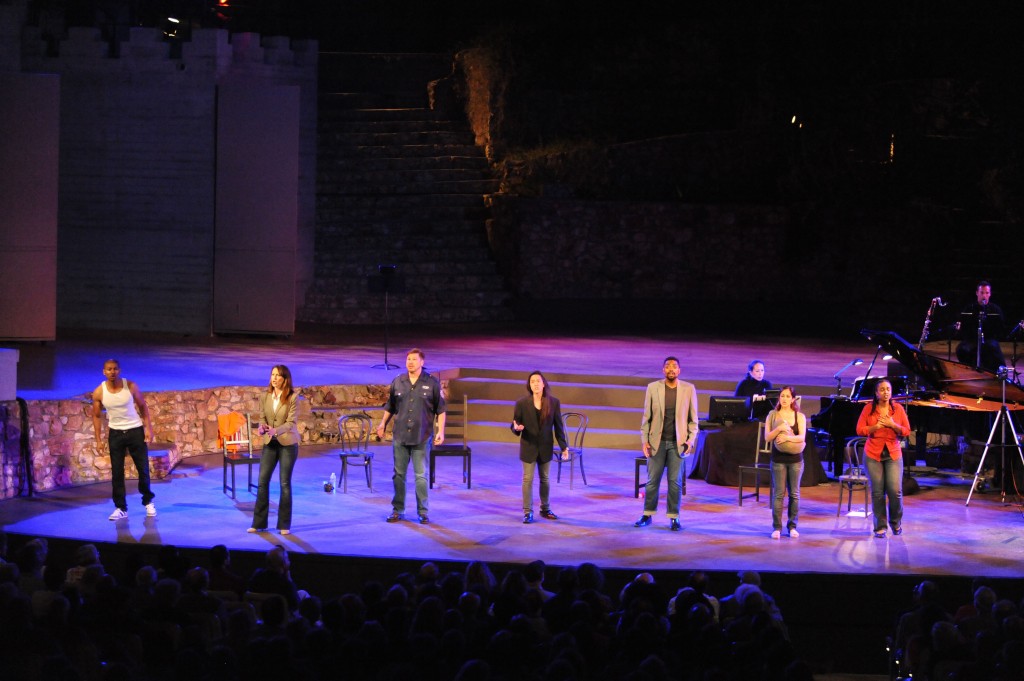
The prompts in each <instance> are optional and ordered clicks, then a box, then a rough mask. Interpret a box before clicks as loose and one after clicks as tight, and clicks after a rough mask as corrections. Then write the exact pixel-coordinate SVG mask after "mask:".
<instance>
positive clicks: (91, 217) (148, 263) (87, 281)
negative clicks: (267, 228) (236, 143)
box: [0, 13, 318, 333]
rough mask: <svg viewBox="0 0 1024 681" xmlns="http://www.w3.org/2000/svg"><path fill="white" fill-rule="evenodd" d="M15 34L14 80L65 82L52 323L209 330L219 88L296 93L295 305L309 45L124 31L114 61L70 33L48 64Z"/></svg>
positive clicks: (308, 166) (309, 106)
mask: <svg viewBox="0 0 1024 681" xmlns="http://www.w3.org/2000/svg"><path fill="white" fill-rule="evenodd" d="M7 14H11V13H7ZM3 19H4V17H3V16H2V15H0V36H3V35H4V33H3V30H2V29H3V26H4V24H3V22H2V20H3ZM11 21H14V19H13V18H10V19H9V21H7V22H6V23H7V24H9V23H10V22H11ZM19 30H20V31H21V32H20V36H19V37H20V43H21V48H20V49H21V51H20V55H19V56H20V69H21V70H22V71H26V72H33V73H54V74H58V75H59V76H60V79H61V92H60V121H61V126H60V142H59V144H60V179H59V182H60V192H59V198H58V273H57V276H58V280H57V293H58V295H57V301H58V302H57V306H58V309H57V324H58V326H61V327H66V328H100V329H120V330H131V331H138V330H152V331H168V332H180V333H208V332H209V331H210V326H211V321H210V320H211V318H212V307H213V259H214V238H215V196H214V194H215V184H216V149H217V140H216V126H217V107H216V98H217V87H218V86H219V85H221V84H224V83H228V82H246V83H251V84H252V85H253V87H263V86H272V85H274V86H276V85H290V86H297V87H298V88H299V93H300V94H299V97H300V130H299V140H300V143H299V154H300V158H299V197H298V203H299V211H298V213H299V214H298V226H297V236H298V238H297V241H296V243H297V257H296V274H295V276H296V291H297V300H302V299H303V297H304V294H305V290H306V288H308V286H309V284H310V282H311V280H312V276H313V275H312V272H313V242H314V239H313V236H314V228H315V198H316V121H317V115H316V82H317V75H316V74H317V54H318V46H317V43H316V42H315V41H308V40H303V41H299V40H296V41H291V40H290V39H288V38H286V37H279V36H266V37H264V36H260V35H257V34H253V33H238V34H234V35H229V33H228V32H227V31H226V30H223V29H197V30H196V31H194V32H193V34H192V39H191V40H190V41H188V42H184V43H181V44H180V45H174V44H172V43H171V42H168V41H167V40H166V39H165V38H164V36H163V33H162V32H161V30H160V29H156V28H146V27H132V28H130V30H129V32H128V36H127V39H126V40H124V41H122V42H120V43H119V44H118V46H117V47H118V49H117V50H115V52H116V56H111V54H110V53H111V49H110V46H109V44H108V43H107V42H105V41H104V40H102V39H101V36H100V31H99V29H97V28H92V27H72V28H70V29H68V32H67V36H66V38H64V39H63V40H61V41H60V42H59V44H57V46H56V47H57V56H48V53H47V50H46V48H45V44H44V42H43V41H42V40H41V38H40V35H41V33H40V29H39V28H37V27H31V26H27V27H24V28H21V29H19ZM0 60H3V55H2V53H0ZM5 61H10V60H5ZM0 67H3V63H2V61H0Z"/></svg>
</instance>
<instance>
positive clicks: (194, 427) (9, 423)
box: [0, 385, 388, 499]
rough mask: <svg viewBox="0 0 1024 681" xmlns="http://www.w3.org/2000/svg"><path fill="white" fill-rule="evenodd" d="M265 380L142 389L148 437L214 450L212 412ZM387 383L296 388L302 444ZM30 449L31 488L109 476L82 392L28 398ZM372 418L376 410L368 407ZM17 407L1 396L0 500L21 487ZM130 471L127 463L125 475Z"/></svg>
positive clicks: (193, 450)
mask: <svg viewBox="0 0 1024 681" xmlns="http://www.w3.org/2000/svg"><path fill="white" fill-rule="evenodd" d="M265 389H266V388H265V387H257V386H230V387H219V388H204V389H200V390H186V391H168V392H150V393H146V404H147V405H148V406H149V411H150V417H151V418H152V422H153V430H154V431H155V438H154V439H155V440H156V441H157V442H162V443H174V444H175V445H176V446H177V451H178V455H180V457H181V458H183V459H187V458H190V457H194V456H200V455H203V454H209V453H212V452H217V451H219V444H218V433H217V416H218V415H220V414H226V413H230V412H236V411H244V412H249V413H253V412H255V411H256V410H257V409H258V408H259V395H260V393H261V392H262V391H263V390H265ZM387 394H388V387H387V386H386V385H327V386H314V387H305V388H302V389H301V390H300V393H299V395H300V401H299V424H298V425H299V433H300V434H301V436H302V442H303V444H315V443H318V442H329V441H332V439H333V435H334V434H336V433H337V419H338V417H339V416H341V415H342V414H344V413H354V412H361V411H364V410H366V409H372V408H374V407H379V406H380V405H382V404H384V402H385V400H386V399H387ZM27 405H28V412H29V439H30V447H31V453H32V471H33V488H34V489H35V490H36V491H37V492H46V491H48V490H53V489H59V488H62V487H70V486H74V485H81V484H88V483H92V482H99V481H103V480H109V479H110V456H109V454H106V453H100V452H97V451H96V447H95V442H96V438H95V434H94V432H93V426H92V416H91V413H92V402H91V399H90V396H89V395H83V396H82V397H80V398H76V399H68V400H34V401H30V402H28V403H27ZM368 413H370V415H371V416H373V417H374V419H377V418H380V416H381V413H380V411H379V410H374V411H369V412H368ZM20 420H21V409H20V407H19V406H18V403H17V402H0V461H2V465H3V468H2V475H3V479H2V480H0V499H6V498H10V497H12V496H16V495H17V494H18V491H19V489H27V485H26V484H25V481H24V479H23V478H24V476H23V471H24V462H23V461H22V458H21V451H20V446H19V442H20V438H21V427H20ZM134 474H135V472H134V470H133V469H132V468H131V467H129V472H128V475H129V477H132V476H133V475H134Z"/></svg>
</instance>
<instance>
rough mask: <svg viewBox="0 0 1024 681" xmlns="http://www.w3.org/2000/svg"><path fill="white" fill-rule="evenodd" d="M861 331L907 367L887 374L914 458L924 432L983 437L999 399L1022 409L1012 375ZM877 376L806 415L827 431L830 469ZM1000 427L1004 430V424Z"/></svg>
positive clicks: (1022, 396)
mask: <svg viewBox="0 0 1024 681" xmlns="http://www.w3.org/2000/svg"><path fill="white" fill-rule="evenodd" d="M861 335H862V336H864V337H865V338H866V339H867V340H868V341H869V342H870V343H872V344H873V345H876V346H877V347H878V350H879V352H882V351H884V352H886V353H888V354H890V355H892V358H893V359H894V360H896V361H897V362H899V363H900V364H901V365H903V367H905V368H906V369H907V372H908V375H907V376H905V377H899V379H897V377H888V378H890V380H891V381H892V383H893V392H894V399H896V400H897V401H898V402H900V403H901V404H903V405H904V407H905V408H906V410H907V416H908V418H909V419H910V426H911V427H912V428H913V429H914V430H915V432H916V434H917V437H916V442H917V451H918V456H919V457H920V458H924V457H925V434H926V433H941V434H946V435H954V436H963V437H965V438H967V439H968V440H981V441H987V440H988V438H989V435H990V433H991V432H992V423H993V420H994V419H995V417H996V414H997V413H998V412H999V411H1000V409H1001V408H1002V405H1003V403H1004V401H1005V404H1006V408H1007V410H1008V411H1009V412H1018V411H1022V410H1024V388H1022V387H1021V386H1020V385H1019V384H1018V383H1016V382H1014V381H1013V380H1008V379H1007V378H1006V377H1003V376H1000V375H998V374H994V373H991V372H989V371H986V370H984V369H978V368H976V367H973V366H968V365H966V364H961V363H959V362H952V361H950V360H947V359H943V358H941V357H936V356H935V355H929V354H928V353H925V352H922V351H921V350H918V349H917V348H915V347H914V346H912V345H911V344H910V343H908V342H907V341H906V340H905V339H904V338H902V337H901V336H900V335H899V334H897V333H893V332H892V331H872V330H867V329H865V330H862V331H861ZM876 357H877V354H876ZM878 380H879V379H872V378H871V377H867V378H865V379H864V380H863V381H862V382H860V383H859V384H855V388H854V390H853V391H852V394H851V395H850V396H849V397H838V398H836V399H832V400H829V401H828V402H827V403H823V405H822V409H821V411H819V412H818V413H817V414H815V415H813V416H812V417H811V425H812V426H813V427H815V428H817V429H818V430H823V431H827V432H828V434H829V439H830V442H831V444H830V446H829V454H828V459H829V461H830V462H832V463H833V470H834V469H835V468H834V465H835V463H836V462H838V461H839V460H840V459H839V457H841V456H842V450H843V443H845V442H846V438H848V437H852V436H854V435H856V429H857V419H858V418H859V417H860V413H861V411H862V410H863V409H864V405H865V404H866V403H868V402H870V401H871V399H872V398H873V397H874V386H875V384H876V383H877V381H878ZM823 402H825V401H824V400H823ZM1014 422H1015V424H1019V422H1020V421H1019V419H1018V418H1014ZM1006 432H1007V435H1008V436H1009V432H1010V431H1009V427H1007V430H1006ZM1020 432H1021V431H1020V429H1019V428H1018V433H1020ZM997 444H998V443H997Z"/></svg>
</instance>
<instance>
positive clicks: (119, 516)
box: [107, 508, 128, 520]
mask: <svg viewBox="0 0 1024 681" xmlns="http://www.w3.org/2000/svg"><path fill="white" fill-rule="evenodd" d="M127 517H128V511H122V510H121V509H119V508H115V509H114V512H113V513H111V514H110V516H108V517H107V520H124V519H125V518H127Z"/></svg>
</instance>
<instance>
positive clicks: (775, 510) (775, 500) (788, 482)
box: [772, 461, 804, 530]
mask: <svg viewBox="0 0 1024 681" xmlns="http://www.w3.org/2000/svg"><path fill="white" fill-rule="evenodd" d="M803 474H804V462H803V461H798V462H796V463H776V462H775V461H772V529H773V530H782V498H783V497H785V496H786V492H787V491H788V492H789V509H788V511H787V515H788V517H789V520H788V522H787V523H786V529H790V530H792V529H793V528H795V527H796V523H797V520H798V519H799V516H800V478H801V477H802V476H803Z"/></svg>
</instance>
